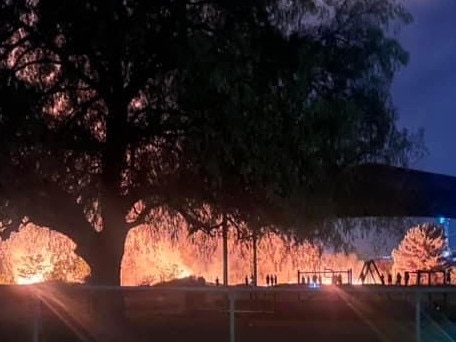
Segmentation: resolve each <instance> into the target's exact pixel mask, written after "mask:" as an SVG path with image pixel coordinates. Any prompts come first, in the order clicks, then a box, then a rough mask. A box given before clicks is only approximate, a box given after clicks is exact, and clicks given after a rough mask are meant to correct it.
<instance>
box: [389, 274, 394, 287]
mask: <svg viewBox="0 0 456 342" xmlns="http://www.w3.org/2000/svg"><path fill="white" fill-rule="evenodd" d="M392 284H393V276H392V275H391V273H388V285H392Z"/></svg>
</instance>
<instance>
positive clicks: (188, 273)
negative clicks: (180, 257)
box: [176, 270, 192, 279]
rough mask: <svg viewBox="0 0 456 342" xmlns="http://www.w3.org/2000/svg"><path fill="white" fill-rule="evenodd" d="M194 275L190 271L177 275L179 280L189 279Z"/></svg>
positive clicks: (183, 271)
mask: <svg viewBox="0 0 456 342" xmlns="http://www.w3.org/2000/svg"><path fill="white" fill-rule="evenodd" d="M191 275H192V272H191V271H190V270H182V271H180V272H179V274H178V275H177V277H176V278H177V279H182V278H188V277H190V276H191Z"/></svg>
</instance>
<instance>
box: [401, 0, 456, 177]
mask: <svg viewBox="0 0 456 342" xmlns="http://www.w3.org/2000/svg"><path fill="white" fill-rule="evenodd" d="M408 7H409V9H410V11H411V12H412V14H413V16H414V22H413V23H412V24H410V25H408V26H405V27H403V28H402V31H401V33H400V35H399V40H400V41H401V43H402V45H403V46H404V48H405V49H406V50H407V51H409V53H410V62H409V64H408V66H407V67H406V68H405V69H403V70H402V71H401V72H400V73H399V74H398V75H397V76H396V80H395V82H394V84H393V99H394V102H395V105H396V107H397V108H398V111H399V116H400V125H402V126H405V127H408V128H411V129H416V128H419V127H423V128H424V130H425V144H426V147H427V149H428V151H429V154H428V156H426V157H425V158H423V159H422V160H420V161H419V162H417V163H416V164H413V165H411V167H412V168H416V169H421V170H426V171H431V172H437V173H443V174H449V175H454V176H456V0H408Z"/></svg>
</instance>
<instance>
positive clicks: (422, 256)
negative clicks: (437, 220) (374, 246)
mask: <svg viewBox="0 0 456 342" xmlns="http://www.w3.org/2000/svg"><path fill="white" fill-rule="evenodd" d="M447 248H448V244H447V240H446V237H445V233H444V230H443V228H442V227H441V226H439V225H436V224H433V223H424V224H420V225H418V226H416V227H413V228H411V229H410V230H409V231H408V232H407V234H406V235H405V237H404V239H403V240H402V241H401V243H400V244H399V246H398V247H397V248H396V249H394V250H393V252H392V256H393V261H394V268H395V269H396V271H397V272H413V271H422V270H434V269H437V268H439V267H441V266H444V264H445V262H446V261H445V258H444V252H445V251H446V250H447Z"/></svg>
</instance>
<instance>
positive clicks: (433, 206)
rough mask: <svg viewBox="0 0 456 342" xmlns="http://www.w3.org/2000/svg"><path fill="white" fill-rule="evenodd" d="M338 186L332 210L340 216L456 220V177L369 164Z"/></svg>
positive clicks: (359, 167)
mask: <svg viewBox="0 0 456 342" xmlns="http://www.w3.org/2000/svg"><path fill="white" fill-rule="evenodd" d="M335 185H336V186H335V187H332V189H333V190H332V191H331V195H330V196H329V201H328V202H329V203H328V207H329V208H331V210H332V211H333V213H334V214H335V215H336V216H338V217H363V216H373V217H375V216H379V217H380V216H384V217H439V216H444V217H447V218H456V177H452V176H446V175H440V174H434V173H429V172H424V171H417V170H411V169H405V168H399V167H392V166H386V165H376V164H372V165H371V164H369V165H363V166H358V167H356V168H354V169H352V170H350V171H349V172H347V173H344V175H343V176H341V177H339V179H337V180H335ZM327 198H328V197H327Z"/></svg>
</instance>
